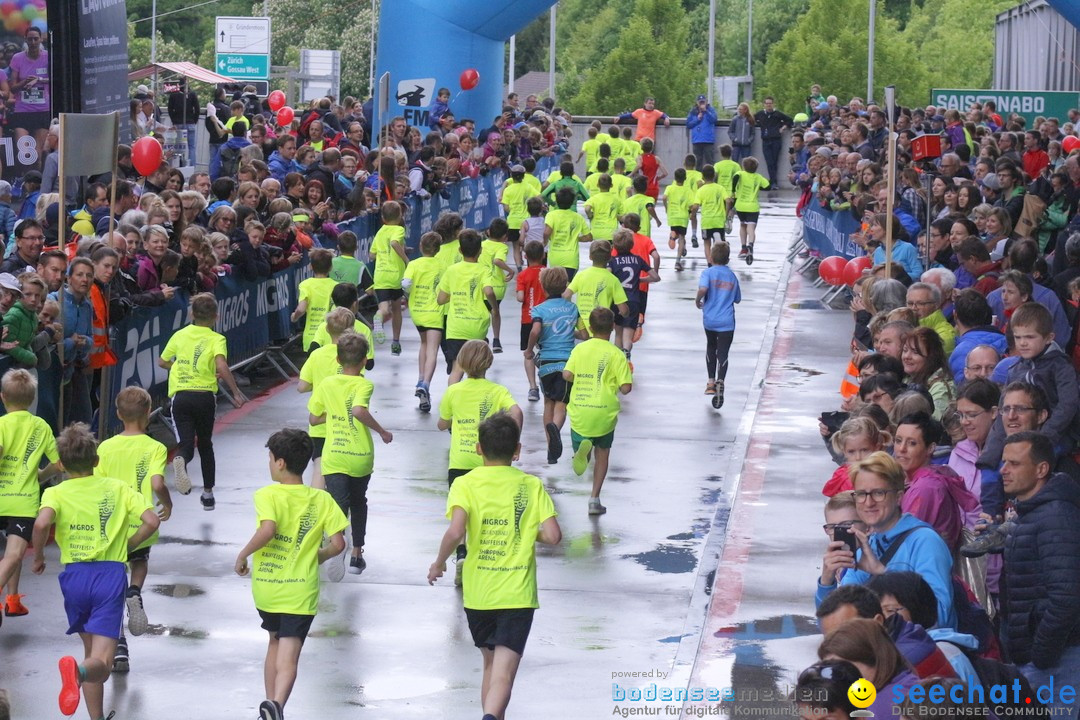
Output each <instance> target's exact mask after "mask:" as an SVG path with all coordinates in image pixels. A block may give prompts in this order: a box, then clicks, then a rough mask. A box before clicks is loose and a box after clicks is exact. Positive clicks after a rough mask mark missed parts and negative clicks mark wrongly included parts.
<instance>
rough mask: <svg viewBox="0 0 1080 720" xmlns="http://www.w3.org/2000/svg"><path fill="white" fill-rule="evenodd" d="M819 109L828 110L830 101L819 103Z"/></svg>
mask: <svg viewBox="0 0 1080 720" xmlns="http://www.w3.org/2000/svg"><path fill="white" fill-rule="evenodd" d="M817 109H818V110H828V109H829V103H827V102H820V103H818V106H817Z"/></svg>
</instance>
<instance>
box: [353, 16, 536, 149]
mask: <svg viewBox="0 0 1080 720" xmlns="http://www.w3.org/2000/svg"><path fill="white" fill-rule="evenodd" d="M555 2H556V0H389V1H388V2H383V3H382V9H381V12H380V18H379V45H378V53H377V58H376V62H377V65H376V78H379V77H382V75H383V73H384V72H388V73H390V93H389V96H390V97H389V103H388V104H389V116H390V117H393V116H394V115H403V116H404V117H405V119H406V120H407V121H408V122H409V124H410V125H417V126H419V127H426V126H427V123H428V111H429V110H430V109H431V106H432V105H433V104H434V103H435V96H436V93H437V92H438V89H439V88H440V87H446V88H450V93H451V95H450V97H451V100H452V101H451V103H450V107H451V109H452V110H453V111H454V115H455V116H456V117H457V118H458V119H461V118H463V117H469V118H472V119H474V120H475V121H476V125H477V127H478V128H482V127H488V126H489V125H490V124H491V120H492V118H494V117H495V116H496V115H498V114H499V111H500V110H501V109H502V102H503V85H504V78H505V77H506V69H505V62H504V44H505V43H506V41H507V40H509V39H510V36H511V35H514V34H516V33H518V32H520V31H521V29H522V28H524V27H525V26H526V25H528V24H529V22H530V21H532V20H533V19H534V18H536V17H537V16H539V15H540V14H542V13H543V12H544V11H546V10H547V9H548V8H549V7H551V6H552V5H554V4H555ZM469 68H475V69H476V70H477V71H478V72H479V73H480V83H479V84H478V85H477V86H476V88H474V89H473V90H469V91H467V92H461V86H460V84H459V78H460V76H461V73H462V71H464V70H467V69H469ZM379 100H380V98H379V95H378V90H376V97H375V108H376V109H377V108H378V107H379ZM376 115H378V112H376ZM381 122H382V118H378V117H376V118H374V120H373V124H374V125H375V126H376V127H377V126H378V125H379V124H380V123H381ZM376 132H377V131H376Z"/></svg>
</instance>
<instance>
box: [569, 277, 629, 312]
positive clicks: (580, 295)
mask: <svg viewBox="0 0 1080 720" xmlns="http://www.w3.org/2000/svg"><path fill="white" fill-rule="evenodd" d="M568 287H569V289H570V290H573V291H574V302H575V303H576V304H577V307H578V316H579V317H580V318H581V322H580V323H578V325H579V326H580V327H588V325H589V313H591V312H592V311H593V310H594V309H595V308H598V307H605V308H610V307H611V306H612V305H619V304H620V303H624V302H626V290H625V289H624V288H623V286H622V283H620V282H619V278H617V277H615V276H614V275H613V274H612V272H611V271H610V270H608V269H607V267H602V268H601V267H595V266H593V267H587V268H585V269H584V270H582V271H581V272H579V273H578V274H577V275H575V276H574V279H573V280H571V281H570V285H569V286H568Z"/></svg>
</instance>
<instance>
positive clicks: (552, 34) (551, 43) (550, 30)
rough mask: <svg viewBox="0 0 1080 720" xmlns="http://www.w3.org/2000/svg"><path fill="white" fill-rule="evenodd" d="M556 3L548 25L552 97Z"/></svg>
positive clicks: (549, 85) (549, 84)
mask: <svg viewBox="0 0 1080 720" xmlns="http://www.w3.org/2000/svg"><path fill="white" fill-rule="evenodd" d="M558 6H559V4H558V3H555V4H554V5H552V6H551V22H550V24H549V27H548V88H549V92H550V93H551V96H550V97H552V98H554V97H555V8H557V7H558Z"/></svg>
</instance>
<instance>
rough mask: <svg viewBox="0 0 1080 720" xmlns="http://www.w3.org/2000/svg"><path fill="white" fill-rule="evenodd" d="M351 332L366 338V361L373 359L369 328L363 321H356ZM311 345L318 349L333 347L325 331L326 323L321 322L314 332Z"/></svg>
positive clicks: (373, 349)
mask: <svg viewBox="0 0 1080 720" xmlns="http://www.w3.org/2000/svg"><path fill="white" fill-rule="evenodd" d="M353 330H355V331H356V334H357V335H363V336H364V337H365V338H367V356H368V360H374V359H375V338H374V336H372V334H371V328H369V327H368V326H367V323H365V322H364V321H363V320H359V319H358V320H356V321H355V322H354V323H353ZM311 342H312V343H314V344H315V345H318V346H319V347H326V346H327V345H333V344H334V342H333V340H331V339H330V331H329V330H327V329H326V321H325V320H323V321H322V324H321V325H319V329H318V330H316V331H315V337H314V338H313V339H312V340H311Z"/></svg>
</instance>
